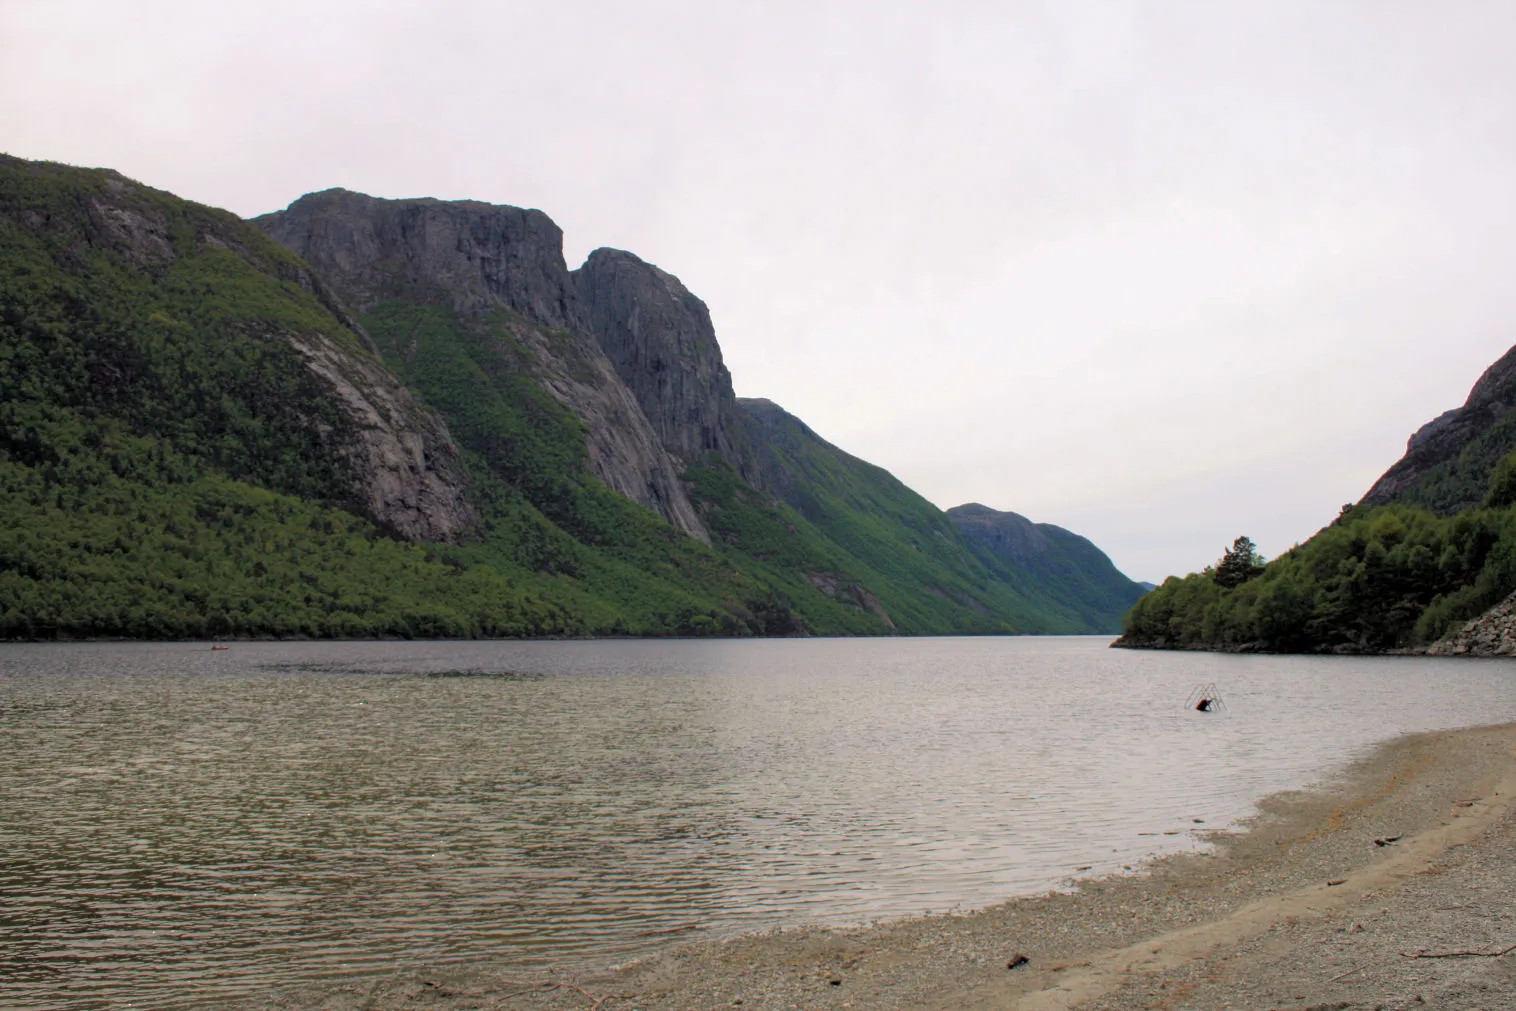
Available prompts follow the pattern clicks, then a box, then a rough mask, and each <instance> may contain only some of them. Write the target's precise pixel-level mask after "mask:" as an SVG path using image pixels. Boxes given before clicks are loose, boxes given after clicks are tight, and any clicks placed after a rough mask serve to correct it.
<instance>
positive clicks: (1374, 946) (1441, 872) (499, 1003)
mask: <svg viewBox="0 0 1516 1011" xmlns="http://www.w3.org/2000/svg"><path fill="white" fill-rule="evenodd" d="M1513 798H1516V724H1513V725H1505V726H1496V727H1480V728H1473V729H1468V730H1458V731H1448V732H1439V733H1430V734H1418V735H1413V736H1409V737H1405V738H1401V739H1398V740H1396V741H1393V742H1390V743H1388V744H1385V745H1382V746H1381V747H1379V748H1378V749H1376V750H1375V752H1374V753H1373V754H1372V755H1371V756H1369V757H1368V758H1366V759H1364V760H1363V761H1360V762H1358V763H1357V764H1355V765H1354V766H1352V767H1351V768H1349V769H1348V770H1346V771H1345V772H1344V773H1343V774H1342V775H1339V776H1337V777H1334V778H1333V779H1332V780H1330V781H1329V782H1327V783H1324V784H1322V785H1321V786H1319V787H1316V788H1313V789H1311V790H1308V791H1296V792H1291V793H1285V794H1278V795H1275V796H1272V797H1269V798H1266V799H1265V800H1264V801H1263V802H1262V803H1261V804H1260V806H1259V814H1258V815H1257V816H1256V817H1254V818H1253V819H1252V820H1251V821H1250V822H1249V823H1248V824H1246V825H1245V826H1244V828H1243V830H1242V831H1238V832H1218V833H1216V834H1215V835H1214V836H1213V838H1212V841H1213V842H1214V843H1215V846H1214V848H1213V850H1212V851H1211V852H1209V853H1188V854H1179V855H1172V856H1167V857H1163V858H1160V859H1157V860H1155V861H1153V862H1152V863H1151V864H1149V865H1147V867H1145V868H1144V871H1143V873H1140V874H1137V875H1132V876H1120V877H1111V878H1102V879H1095V880H1084V881H1080V882H1077V883H1075V884H1073V885H1071V888H1070V890H1069V891H1067V892H1055V893H1052V894H1046V895H1040V896H1032V897H1028V898H1021V899H1016V900H1012V901H1010V902H1007V903H1003V904H1001V905H998V906H993V907H991V908H988V909H984V910H980V911H978V912H974V913H969V914H964V915H938V916H924V917H915V918H909V919H902V920H894V921H889V922H885V923H882V924H877V925H873V926H869V927H863V928H855V929H821V928H807V929H797V930H788V931H778V932H773V933H767V934H757V935H749V936H744V937H739V938H734V939H731V940H726V941H706V942H696V943H691V944H686V945H683V946H679V947H674V948H671V949H670V950H669V951H666V952H664V953H661V954H658V955H655V956H652V957H649V958H644V959H641V960H638V961H636V962H633V963H630V964H628V965H625V966H618V967H609V968H606V967H595V966H562V967H557V968H555V969H554V970H553V971H551V972H544V973H540V974H521V973H515V974H512V973H495V972H491V971H487V970H484V969H472V970H470V969H459V968H458V967H447V968H439V969H437V970H435V971H422V972H417V973H406V974H403V975H397V976H393V977H388V978H384V979H380V980H375V981H367V982H364V983H350V984H346V985H343V986H340V987H337V988H335V989H333V988H329V987H328V988H323V989H322V990H320V991H316V990H305V991H300V992H286V993H283V994H280V995H277V996H275V995H271V996H268V997H265V998H262V999H259V1000H255V1001H244V1002H239V1003H237V1004H235V1005H233V1007H235V1008H238V1009H242V1011H273V1009H291V1011H292V1009H297V1008H299V1009H315V1008H319V1009H322V1011H357V1009H360V1008H362V1009H368V1011H388V1009H393V1008H402V1007H403V1008H435V1009H448V1011H464V1009H471V1011H481V1009H488V1011H528V1009H548V1011H557V1009H567V1008H601V1009H604V1011H622V1009H631V1008H643V1009H658V1011H676V1009H677V1011H693V1009H704V1008H732V1007H740V1008H743V1009H745V1011H751V1009H757V1011H771V1009H781V1011H789V1009H811V1008H818V1009H819V1008H860V1009H861V1008H871V1009H896V1008H898V1009H939V1011H949V1009H952V1011H960V1009H962V1011H976V1009H990V1008H1025V1009H1034V1008H1036V1009H1045V1008H1065V1007H1081V1008H1090V1009H1100V1011H1110V1009H1126V1008H1169V1009H1178V1008H1221V1007H1235V1008H1250V1009H1252V1008H1311V1009H1317V1011H1325V1009H1342V1008H1364V1009H1369V1008H1377V1009H1390V1008H1425V1007H1450V1008H1490V1009H1516V949H1512V950H1511V951H1509V952H1508V953H1507V954H1505V955H1496V954H1494V953H1495V952H1498V951H1500V950H1501V949H1505V948H1507V947H1508V946H1516V920H1513V916H1516V808H1513V804H1512V801H1513Z"/></svg>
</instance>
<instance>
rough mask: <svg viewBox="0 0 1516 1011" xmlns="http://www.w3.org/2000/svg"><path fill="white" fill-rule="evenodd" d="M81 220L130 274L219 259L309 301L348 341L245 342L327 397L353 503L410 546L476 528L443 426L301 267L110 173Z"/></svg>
mask: <svg viewBox="0 0 1516 1011" xmlns="http://www.w3.org/2000/svg"><path fill="white" fill-rule="evenodd" d="M84 211H85V214H86V216H87V220H88V222H89V229H88V233H87V234H86V235H84V236H82V238H84V239H85V241H88V242H90V243H92V244H95V245H100V246H104V247H106V248H109V249H110V250H112V251H113V252H115V253H118V254H120V255H121V256H123V257H124V258H125V259H126V260H127V261H128V262H129V263H131V264H132V265H133V266H135V267H138V268H145V269H152V268H160V267H163V266H165V265H167V264H170V263H172V262H173V261H174V260H175V259H176V258H177V257H178V256H180V255H195V254H197V253H200V252H202V251H204V250H206V249H213V250H220V251H223V252H226V253H230V254H231V255H233V256H237V257H240V258H241V259H243V260H246V261H248V263H250V264H251V265H252V266H253V267H254V268H256V269H257V270H259V271H262V272H264V273H266V274H270V275H272V276H274V277H277V278H278V279H279V280H281V281H287V282H293V283H294V284H296V285H298V286H299V287H300V288H302V289H303V290H305V291H306V292H308V293H310V294H311V295H312V296H313V297H314V298H315V299H316V300H317V301H318V302H319V303H321V304H322V305H323V306H324V307H325V308H326V309H328V311H330V312H331V313H332V315H333V316H334V317H335V321H336V323H337V324H339V327H341V328H346V329H348V330H350V331H351V333H344V332H342V330H341V329H339V328H336V327H334V328H333V329H334V331H335V332H333V333H318V332H309V333H307V332H293V331H289V330H284V329H276V330H271V331H268V332H263V333H258V334H256V335H253V334H250V335H249V339H279V340H284V341H286V342H288V344H289V345H290V346H291V347H292V348H293V349H294V350H295V351H296V352H298V353H299V355H300V359H301V361H302V362H303V363H304V364H305V367H306V368H307V369H308V370H309V371H310V372H311V373H312V374H313V375H314V376H316V377H317V378H318V379H320V380H321V382H322V383H323V384H324V385H325V386H326V387H327V388H328V389H329V390H330V396H331V399H332V401H333V402H334V403H335V404H337V405H338V407H339V408H340V410H341V412H342V415H343V417H344V419H345V421H346V424H345V425H343V426H340V427H341V430H340V431H339V432H334V433H331V434H332V435H333V436H334V437H335V448H336V451H337V452H339V453H341V454H342V455H343V457H345V459H344V460H343V461H342V462H343V463H345V464H347V466H346V467H344V468H343V470H345V471H346V472H347V473H348V474H351V476H352V477H351V480H352V483H353V487H352V496H353V499H354V501H356V502H358V503H361V505H362V507H363V509H364V511H365V512H366V514H367V515H368V516H369V518H370V519H372V520H374V521H375V522H376V523H378V524H380V525H381V526H383V527H386V528H388V529H390V530H392V531H394V532H395V533H396V534H398V535H399V536H402V537H405V538H407V539H410V540H418V541H448V540H453V539H454V538H456V537H457V536H458V535H459V534H460V533H461V532H463V531H464V530H466V529H467V528H468V527H470V526H472V525H473V523H474V522H475V515H474V511H473V509H472V507H471V506H470V505H469V501H468V495H467V489H468V484H467V478H466V475H465V473H464V470H463V466H462V462H461V461H460V459H459V457H458V450H457V447H456V446H455V445H454V443H453V441H452V438H451V436H449V434H448V431H447V426H446V425H445V424H443V422H442V419H441V418H439V417H438V416H437V415H436V414H434V413H432V412H431V411H429V410H427V409H426V408H425V407H423V406H422V405H421V404H419V403H417V402H416V400H415V398H414V397H413V396H412V395H411V393H410V391H409V390H407V389H406V388H405V387H404V386H403V385H402V384H401V383H400V382H399V381H398V380H397V379H396V378H395V376H394V375H393V373H391V372H390V371H389V370H388V369H387V368H385V366H384V365H383V364H382V363H381V362H380V361H379V360H378V359H377V357H375V356H376V355H377V349H376V348H374V346H373V342H372V341H370V340H369V339H368V335H367V334H365V333H364V332H363V330H362V328H361V327H359V326H358V323H357V321H356V320H355V319H354V318H353V317H352V316H351V314H350V313H349V312H348V311H347V310H346V308H345V307H343V306H342V304H341V302H340V301H339V300H338V299H337V297H336V295H335V294H334V293H333V292H332V291H331V290H330V288H328V287H327V286H326V285H325V284H324V283H323V282H322V281H321V279H320V278H319V277H317V276H316V275H315V274H313V273H312V272H311V271H310V270H309V269H308V268H307V267H306V266H305V265H304V264H302V263H300V262H298V261H296V260H294V259H293V258H292V257H289V256H288V255H287V254H284V253H283V252H281V251H279V250H278V249H277V248H276V247H274V246H272V245H271V244H270V243H269V242H268V240H267V239H266V238H264V237H263V236H262V235H260V234H259V233H258V232H256V231H254V230H252V229H249V228H248V227H247V225H246V224H245V223H243V222H242V221H240V220H239V219H238V218H237V217H236V216H234V215H232V214H229V213H227V212H225V211H218V210H215V209H213V208H207V207H200V206H199V205H194V204H187V203H184V202H181V201H177V199H175V198H170V197H168V195H167V194H162V193H159V192H157V191H154V190H150V189H148V188H147V187H143V186H141V185H140V184H138V183H135V182H133V181H131V180H129V179H126V178H125V177H122V176H118V175H116V174H114V173H110V174H108V175H106V176H105V178H104V179H103V184H102V185H101V186H100V188H99V190H98V191H97V192H96V193H95V194H93V195H91V196H90V197H89V198H88V200H87V201H86V202H85V206H84ZM175 214H178V215H179V220H180V221H181V223H182V222H185V221H187V223H188V224H189V225H190V226H191V228H190V231H191V233H192V234H193V237H194V244H193V246H192V247H191V246H185V247H183V248H180V249H176V247H175V239H174V230H173V227H172V223H171V221H170V217H171V216H172V215H175ZM38 225H39V227H47V223H45V222H38ZM355 339H356V344H355V343H354V340H355Z"/></svg>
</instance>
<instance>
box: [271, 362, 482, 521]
mask: <svg viewBox="0 0 1516 1011" xmlns="http://www.w3.org/2000/svg"><path fill="white" fill-rule="evenodd" d="M285 336H286V339H287V340H289V342H290V344H291V345H292V346H293V347H294V348H295V350H297V351H298V352H300V356H301V358H303V359H304V361H305V364H306V367H307V368H308V369H310V370H311V372H313V373H314V374H316V375H317V376H320V377H321V379H322V380H323V381H324V382H325V383H326V384H327V386H328V387H329V388H330V389H331V393H332V398H333V400H334V401H335V402H336V403H337V404H339V405H340V406H341V409H342V411H343V412H344V413H345V414H346V415H347V417H348V419H349V421H350V422H351V433H352V435H351V440H350V441H349V443H348V448H347V453H348V456H349V463H350V465H351V470H352V472H353V473H354V474H355V475H356V477H357V479H358V485H359V494H360V500H361V501H362V502H363V504H364V507H365V511H366V512H367V513H368V515H369V516H371V517H372V518H373V519H374V520H375V521H377V522H378V523H379V524H380V525H381V526H384V527H387V528H389V529H390V530H392V531H394V532H395V533H397V534H399V535H400V536H401V537H404V538H406V539H407V540H413V541H450V540H453V539H454V538H456V537H457V535H458V534H460V533H462V532H463V531H464V530H466V529H467V528H469V527H470V526H472V525H473V524H474V520H475V516H474V510H473V507H472V506H471V505H470V504H469V500H468V495H467V488H468V485H467V479H466V477H465V475H464V472H463V466H462V464H461V463H460V461H459V459H458V450H457V447H455V446H454V444H453V440H452V438H451V436H449V434H448V431H447V426H446V425H444V424H443V423H442V420H441V419H440V418H438V417H437V415H436V414H434V413H433V412H431V411H429V410H426V409H425V408H424V407H422V406H421V405H420V404H418V403H417V402H416V400H415V398H414V397H413V396H412V395H411V392H410V391H409V390H407V389H406V388H405V387H404V386H401V385H400V384H399V383H397V382H396V381H395V377H394V375H393V374H391V373H390V371H389V370H388V369H386V368H385V367H384V366H383V365H382V364H380V363H379V361H378V360H377V359H374V358H368V357H366V356H362V355H355V354H353V352H352V348H351V347H350V346H348V345H346V344H344V343H342V342H339V341H336V340H333V339H332V338H330V337H328V336H326V335H325V334H287V335H285Z"/></svg>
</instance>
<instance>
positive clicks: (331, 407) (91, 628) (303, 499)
mask: <svg viewBox="0 0 1516 1011" xmlns="http://www.w3.org/2000/svg"><path fill="white" fill-rule="evenodd" d="M258 225H259V226H261V227H253V226H252V225H250V224H249V223H246V222H242V221H239V220H238V219H236V218H235V217H233V216H231V215H229V214H227V213H225V212H223V211H218V210H215V209H212V208H207V207H202V206H199V205H196V204H193V203H190V202H187V201H183V200H179V199H178V198H175V197H173V196H172V195H170V194H167V193H162V192H160V191H156V190H152V189H150V188H148V187H145V186H142V185H140V184H138V183H134V182H132V181H130V180H127V179H124V178H123V177H121V176H119V175H117V174H115V173H112V172H108V171H103V170H82V169H75V168H69V167H65V166H58V165H50V164H41V163H31V162H23V161H19V160H16V159H9V158H0V509H3V512H4V515H5V516H6V519H7V523H6V525H5V526H4V527H3V529H0V637H7V636H30V637H43V638H47V637H54V636H87V635H121V636H130V637H164V636H202V635H302V636H369V635H404V636H493V635H565V634H567V635H584V634H607V633H610V634H634V635H644V634H650V635H660V634H681V635H705V634H754V633H758V634H793V633H806V632H810V633H830V634H879V633H888V632H892V631H893V632H906V633H930V632H951V631H959V632H1030V631H1085V630H1091V629H1092V628H1093V627H1095V626H1096V625H1098V624H1099V622H1098V621H1096V620H1095V619H1094V617H1092V615H1093V612H1092V611H1091V610H1090V608H1088V607H1084V606H1083V605H1082V603H1081V602H1077V601H1070V600H1069V599H1066V596H1060V595H1059V594H1058V593H1054V594H1051V595H1050V594H1048V593H1046V592H1044V590H1043V589H1042V587H1041V585H1040V580H1041V577H1039V576H1037V575H1036V574H1034V573H1032V572H1030V571H1029V570H1026V569H1023V568H1018V567H1017V566H1015V565H1011V564H1006V563H1004V561H1003V560H1000V559H997V558H995V557H993V556H991V555H988V554H984V553H982V552H976V551H974V550H971V548H970V547H969V545H968V544H967V543H966V542H965V541H964V540H963V539H962V537H961V536H960V535H959V533H958V532H957V530H956V529H955V528H954V526H953V524H952V522H951V521H950V520H949V519H948V518H947V517H946V516H945V515H943V514H942V513H941V512H940V511H938V510H936V509H935V508H934V507H932V506H931V505H930V504H929V503H927V502H926V501H925V500H923V499H921V498H920V496H917V495H915V494H914V493H913V492H911V491H910V490H909V489H907V488H905V487H904V486H903V485H901V484H900V483H899V482H898V481H896V480H895V479H894V478H893V477H891V476H890V475H889V474H888V473H886V472H885V471H883V470H881V469H880V468H877V467H873V466H871V465H869V464H866V463H864V462H862V461H859V460H856V459H854V458H853V457H850V456H848V455H847V454H845V453H843V452H841V451H840V450H838V449H836V447H833V446H831V445H830V444H828V443H826V442H825V441H824V440H822V439H820V438H819V437H817V436H816V435H815V434H814V433H813V432H811V431H810V430H809V429H808V428H807V427H806V426H805V425H803V424H802V423H800V422H799V421H798V420H797V419H795V418H793V417H791V416H790V415H788V414H785V413H784V412H783V411H780V410H779V409H778V408H776V407H774V406H773V405H770V404H767V403H766V402H757V401H750V402H739V401H738V400H737V398H736V397H735V396H734V395H733V392H732V384H731V378H730V376H729V375H728V373H727V371H726V369H725V366H724V365H723V363H722V359H721V352H720V348H719V346H718V345H717V343H716V339H715V334H714V331H713V329H712V327H711V323H710V318H709V313H708V312H707V311H706V309H705V306H704V304H703V303H701V302H700V300H699V299H698V298H696V297H695V296H693V295H692V294H691V293H689V292H688V291H687V290H686V289H685V288H684V287H683V285H681V284H680V283H679V281H678V279H677V278H674V277H673V276H672V275H669V274H667V273H665V272H663V271H661V270H659V269H658V268H656V267H654V266H652V265H650V264H647V263H644V262H643V261H641V260H639V259H638V258H636V257H635V256H632V255H631V254H629V253H624V252H620V251H615V250H598V251H596V253H595V254H593V255H592V256H591V257H590V259H589V261H587V262H586V264H585V265H584V266H583V267H582V268H580V270H578V271H568V270H567V269H566V266H565V264H564V262H563V257H562V247H561V236H560V235H559V233H558V230H557V228H556V226H555V225H553V223H552V222H551V221H550V220H549V219H548V218H547V217H546V216H545V215H542V214H541V213H540V212H536V211H525V210H520V209H517V208H509V207H495V206H491V205H485V204H478V203H468V202H463V203H444V202H441V201H434V200H417V201H383V200H375V199H373V198H369V197H364V196H362V195H359V194H353V193H347V192H344V191H340V190H339V191H328V192H326V193H322V194H314V195H311V196H309V197H306V198H302V200H300V201H297V202H296V204H295V205H292V207H291V208H290V209H289V210H288V211H285V212H281V213H279V214H276V215H270V216H267V217H265V218H263V219H260V221H259V222H258ZM271 237H272V239H277V240H278V241H277V242H276V241H272V239H271ZM297 254H298V255H297ZM302 257H304V259H302ZM1097 610H1098V609H1097Z"/></svg>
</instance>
